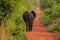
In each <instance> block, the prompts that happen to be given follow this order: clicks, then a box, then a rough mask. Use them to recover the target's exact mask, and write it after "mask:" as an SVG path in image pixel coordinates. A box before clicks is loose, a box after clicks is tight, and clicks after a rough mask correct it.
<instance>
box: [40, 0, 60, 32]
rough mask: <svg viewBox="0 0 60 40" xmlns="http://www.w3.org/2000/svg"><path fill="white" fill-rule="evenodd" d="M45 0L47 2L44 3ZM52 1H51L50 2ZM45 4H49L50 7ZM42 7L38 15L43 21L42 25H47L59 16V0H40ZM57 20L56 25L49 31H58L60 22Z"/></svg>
mask: <svg viewBox="0 0 60 40" xmlns="http://www.w3.org/2000/svg"><path fill="white" fill-rule="evenodd" d="M45 2H47V3H45ZM49 2H50V3H49ZM51 2H52V3H51ZM46 4H50V6H51V7H49V6H48V5H46ZM42 5H43V7H42V9H43V10H42V13H41V15H40V19H41V20H42V22H43V23H44V25H46V26H48V25H50V24H52V22H53V21H54V20H55V19H57V18H59V17H60V1H59V0H46V1H44V0H41V6H42ZM58 23H59V22H57V24H56V25H54V26H52V27H53V28H52V29H50V30H51V31H58V32H60V24H58Z"/></svg>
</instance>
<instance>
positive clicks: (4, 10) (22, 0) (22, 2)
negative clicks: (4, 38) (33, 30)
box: [0, 0, 36, 40]
mask: <svg viewBox="0 0 60 40" xmlns="http://www.w3.org/2000/svg"><path fill="white" fill-rule="evenodd" d="M35 8H36V5H34V4H33V3H31V2H28V1H26V0H0V19H5V20H3V21H5V22H4V23H5V24H6V27H7V28H8V34H9V35H8V40H26V35H25V34H24V31H25V23H24V20H23V13H24V11H31V10H34V9H35ZM5 24H4V25H5Z"/></svg>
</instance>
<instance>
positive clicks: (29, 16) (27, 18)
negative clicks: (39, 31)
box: [23, 11, 36, 32]
mask: <svg viewBox="0 0 60 40" xmlns="http://www.w3.org/2000/svg"><path fill="white" fill-rule="evenodd" d="M35 17H36V13H35V12H34V11H31V12H28V11H25V12H24V13H23V20H24V22H25V23H26V31H27V32H28V31H32V26H33V25H32V24H33V21H34V18H35Z"/></svg>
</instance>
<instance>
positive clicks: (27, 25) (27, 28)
mask: <svg viewBox="0 0 60 40" xmlns="http://www.w3.org/2000/svg"><path fill="white" fill-rule="evenodd" d="M26 31H27V32H28V31H29V23H28V22H27V23H26Z"/></svg>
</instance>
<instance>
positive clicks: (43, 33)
mask: <svg viewBox="0 0 60 40" xmlns="http://www.w3.org/2000/svg"><path fill="white" fill-rule="evenodd" d="M35 12H36V18H35V20H34V22H33V28H32V31H31V32H26V36H27V40H59V37H60V33H54V32H49V31H48V28H46V27H45V26H44V25H43V23H42V21H41V20H40V19H39V16H40V13H41V11H40V9H39V8H37V9H36V11H35Z"/></svg>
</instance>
